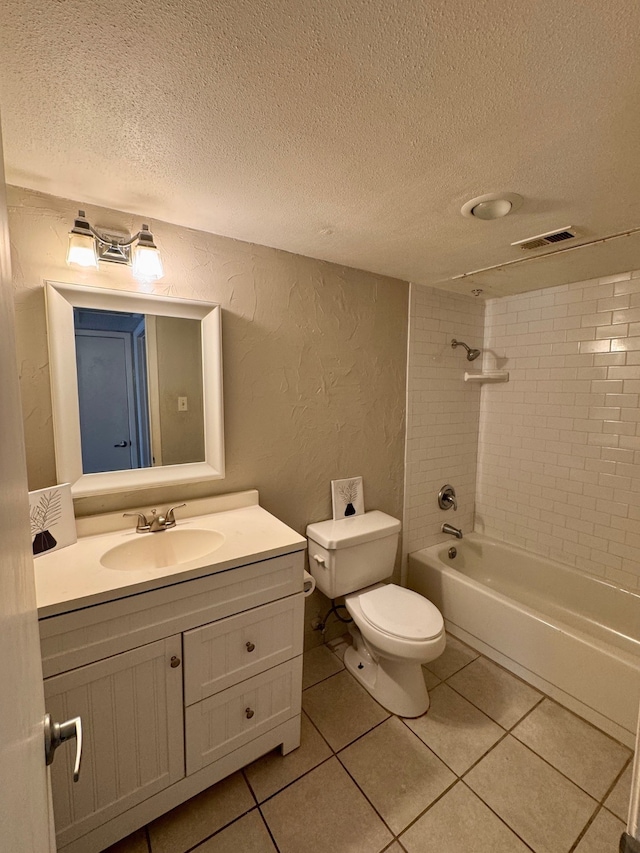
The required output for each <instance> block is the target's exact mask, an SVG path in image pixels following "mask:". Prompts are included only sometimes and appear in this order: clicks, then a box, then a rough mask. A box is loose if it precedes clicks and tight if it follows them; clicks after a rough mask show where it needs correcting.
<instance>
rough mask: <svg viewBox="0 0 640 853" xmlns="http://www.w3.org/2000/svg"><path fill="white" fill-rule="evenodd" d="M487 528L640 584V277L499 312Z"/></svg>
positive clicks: (515, 302) (564, 291) (486, 451)
mask: <svg viewBox="0 0 640 853" xmlns="http://www.w3.org/2000/svg"><path fill="white" fill-rule="evenodd" d="M485 341H486V347H487V355H486V356H485V358H486V359H488V360H485V365H486V366H488V367H493V366H498V367H504V368H506V369H507V370H509V372H510V381H509V382H508V383H506V384H504V385H502V384H501V385H494V386H487V387H485V388H484V389H483V396H482V413H481V433H480V465H479V478H478V495H477V516H476V528H477V529H478V530H480V531H483V532H486V533H488V534H489V535H491V536H493V537H496V538H498V539H505V540H507V541H509V542H512V543H515V544H518V545H523V546H525V547H526V548H528V549H530V550H532V551H534V552H536V553H539V554H545V555H550V556H551V557H552V558H553V559H556V560H561V561H562V562H564V563H569V564H571V565H574V566H576V567H577V568H579V569H581V570H583V571H585V572H588V573H590V574H594V575H598V576H600V577H606V578H609V579H611V580H612V581H614V582H616V583H620V584H622V585H623V586H625V587H628V588H630V589H638V588H639V587H640V408H639V400H640V271H638V272H635V273H633V274H631V273H627V274H625V275H620V276H611V277H609V278H603V279H599V280H591V281H586V282H578V283H576V284H570V285H567V286H563V287H556V288H551V289H545V290H539V291H536V292H533V293H527V294H523V295H521V296H517V297H508V298H505V299H499V300H493V301H489V302H488V303H487V319H486V339H485Z"/></svg>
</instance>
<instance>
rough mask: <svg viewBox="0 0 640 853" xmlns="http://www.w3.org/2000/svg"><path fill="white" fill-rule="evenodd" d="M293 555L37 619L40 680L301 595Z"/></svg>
mask: <svg viewBox="0 0 640 853" xmlns="http://www.w3.org/2000/svg"><path fill="white" fill-rule="evenodd" d="M303 564H304V554H303V552H302V551H297V552H294V553H292V554H285V555H284V556H282V557H273V558H272V559H269V560H262V561H260V562H258V563H252V564H249V565H246V566H240V567H238V568H235V569H227V570H226V571H223V572H217V573H215V574H211V575H208V576H206V577H202V578H197V579H194V580H188V581H182V582H180V583H174V584H172V585H169V586H165V587H163V588H161V589H156V590H152V591H150V592H143V593H140V594H138V595H130V596H127V597H126V598H121V599H118V600H116V601H110V602H108V603H106V604H96V605H94V606H93V607H85V608H84V609H82V610H75V611H74V612H72V613H63V614H61V615H59V616H50V617H48V618H45V619H41V620H40V622H39V628H40V649H41V652H42V666H43V670H44V675H45V677H47V676H50V675H56V674H58V673H60V672H65V671H66V670H69V669H75V668H76V667H78V666H83V665H84V664H87V663H92V662H93V661H97V660H101V659H102V658H106V657H109V656H111V655H114V654H118V653H120V652H123V651H126V650H127V649H133V648H136V647H137V646H142V645H144V644H146V643H152V642H153V641H154V640H158V639H160V638H161V637H166V636H167V635H169V634H174V633H180V632H182V631H188V630H189V629H191V628H195V626H196V625H202V624H203V623H206V622H212V621H213V620H214V619H222V618H224V617H226V616H231V615H232V614H234V613H240V612H242V611H246V610H250V609H251V608H254V607H257V606H258V605H261V604H266V603H267V602H270V601H275V600H276V599H279V598H283V597H285V596H290V595H293V594H295V593H297V592H301V591H302V569H303Z"/></svg>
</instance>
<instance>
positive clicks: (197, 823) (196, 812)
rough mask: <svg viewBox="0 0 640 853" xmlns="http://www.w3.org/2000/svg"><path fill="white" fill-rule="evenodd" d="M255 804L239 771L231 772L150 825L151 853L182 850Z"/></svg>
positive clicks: (181, 852)
mask: <svg viewBox="0 0 640 853" xmlns="http://www.w3.org/2000/svg"><path fill="white" fill-rule="evenodd" d="M254 805H255V802H254V799H253V797H252V796H251V791H250V790H249V786H248V785H247V783H246V782H245V780H244V777H243V776H242V774H241V773H234V774H233V775H232V776H228V777H227V778H226V779H223V780H222V782H218V784H217V785H212V786H211V788H207V790H206V791H203V792H202V793H201V794H198V795H197V796H195V797H192V798H191V799H190V800H187V802H186V803H183V804H182V805H181V806H177V808H175V809H172V810H171V811H170V812H167V814H165V815H163V816H162V817H159V818H158V819H157V820H154V821H153V823H151V824H149V827H148V828H149V838H150V841H151V853H184V851H185V850H189V849H190V848H191V847H194V846H195V845H196V844H199V843H200V842H201V841H204V839H205V838H207V837H208V836H209V835H213V833H214V832H217V831H218V830H219V829H222V827H223V826H226V825H227V824H228V823H231V821H233V820H235V819H236V818H237V817H240V815H241V814H244V813H245V812H247V811H249V809H251V808H252V807H253V806H254Z"/></svg>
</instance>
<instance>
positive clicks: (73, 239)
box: [67, 231, 98, 269]
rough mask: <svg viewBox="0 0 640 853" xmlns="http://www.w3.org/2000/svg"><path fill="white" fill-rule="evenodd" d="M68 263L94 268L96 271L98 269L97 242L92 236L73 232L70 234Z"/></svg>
mask: <svg viewBox="0 0 640 853" xmlns="http://www.w3.org/2000/svg"><path fill="white" fill-rule="evenodd" d="M67 263H68V264H77V265H78V266H80V267H93V268H94V269H98V254H97V252H96V241H95V239H94V238H93V237H92V236H91V235H90V234H76V233H74V232H73V231H70V232H69V248H68V249H67Z"/></svg>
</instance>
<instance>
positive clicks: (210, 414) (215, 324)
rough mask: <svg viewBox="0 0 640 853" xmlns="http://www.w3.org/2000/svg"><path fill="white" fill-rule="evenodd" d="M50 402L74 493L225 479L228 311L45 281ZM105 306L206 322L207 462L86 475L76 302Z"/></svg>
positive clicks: (62, 469)
mask: <svg viewBox="0 0 640 853" xmlns="http://www.w3.org/2000/svg"><path fill="white" fill-rule="evenodd" d="M45 285H46V287H45V293H46V307H47V328H48V341H49V370H50V375H51V402H52V407H53V431H54V441H55V452H56V471H57V475H58V482H60V483H70V484H71V493H72V495H73V497H76V498H78V497H86V496H88V495H103V494H108V493H110V492H123V491H129V490H135V489H150V488H153V487H155V486H169V485H173V484H178V483H191V482H195V481H200V480H214V479H221V478H222V477H224V423H223V414H222V336H221V313H222V309H221V308H220V306H219V305H217V304H216V303H213V302H199V301H196V300H191V299H176V298H173V297H169V296H156V295H154V294H150V293H136V292H132V291H126V290H106V289H104V288H98V287H84V286H81V285H75V284H63V283H60V282H52V281H47V282H45ZM76 307H77V308H98V309H101V310H103V311H126V312H134V313H138V314H156V315H158V316H161V317H181V318H185V319H192V320H200V321H201V323H202V380H203V386H204V388H203V393H204V444H205V459H204V462H191V463H188V464H184V465H165V466H157V467H152V468H134V469H128V470H125V471H107V472H104V473H99V474H83V473H82V448H81V439H80V410H79V406H78V374H77V368H76V346H75V331H74V323H73V309H74V308H76Z"/></svg>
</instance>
